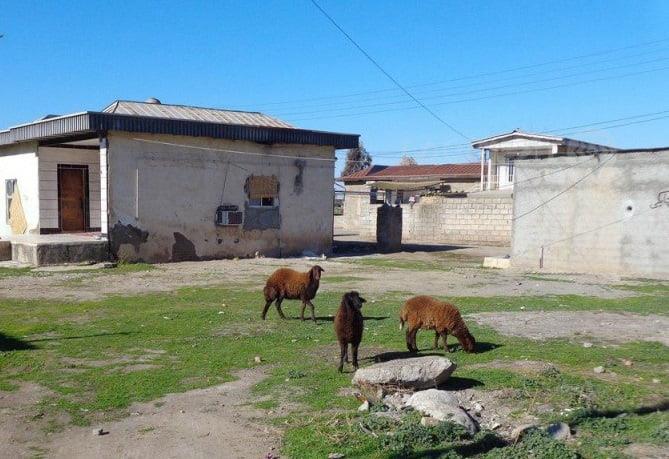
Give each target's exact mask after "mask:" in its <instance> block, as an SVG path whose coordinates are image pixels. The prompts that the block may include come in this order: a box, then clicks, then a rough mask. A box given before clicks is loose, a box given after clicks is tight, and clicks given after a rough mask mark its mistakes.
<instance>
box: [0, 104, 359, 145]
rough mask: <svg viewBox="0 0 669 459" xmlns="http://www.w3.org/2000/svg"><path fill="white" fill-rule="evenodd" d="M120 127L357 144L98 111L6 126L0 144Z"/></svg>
mask: <svg viewBox="0 0 669 459" xmlns="http://www.w3.org/2000/svg"><path fill="white" fill-rule="evenodd" d="M106 131H124V132H137V133H140V132H141V133H149V134H171V135H183V136H191V137H212V138H221V139H229V140H242V141H250V142H256V143H265V144H300V145H318V146H331V147H334V148H335V149H343V148H357V147H358V145H359V137H360V136H359V135H357V134H342V133H336V132H327V131H313V130H306V129H294V128H278V127H265V126H248V125H236V124H222V123H211V122H204V121H191V120H180V119H165V118H152V117H145V116H135V115H120V114H111V113H102V112H82V113H75V114H72V115H64V116H60V117H57V118H50V119H47V120H41V121H37V122H33V123H28V124H24V125H20V126H16V127H12V128H10V129H9V135H8V136H7V135H5V136H3V137H5V139H4V142H3V139H2V138H0V145H2V144H10V143H18V142H26V141H30V140H42V139H48V138H52V137H58V136H66V135H73V134H81V133H85V132H90V133H96V132H98V133H100V132H106Z"/></svg>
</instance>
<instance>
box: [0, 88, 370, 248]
mask: <svg viewBox="0 0 669 459" xmlns="http://www.w3.org/2000/svg"><path fill="white" fill-rule="evenodd" d="M357 146H358V136H357V135H351V134H338V133H331V132H322V131H312V130H304V129H298V128H295V127H293V126H291V125H289V124H288V123H285V122H283V121H281V120H278V119H275V118H272V117H269V116H267V115H264V114H262V113H256V112H240V111H231V110H219V109H210V108H200V107H190V106H182V105H168V104H161V103H160V101H158V100H156V99H149V100H147V101H146V102H132V101H116V102H114V103H112V104H110V105H109V106H108V107H106V108H104V109H103V110H102V111H94V112H90V111H87V112H80V113H74V114H70V115H64V116H51V115H50V116H47V117H44V118H42V119H39V120H36V121H33V122H30V123H26V124H22V125H19V126H14V127H11V128H9V129H6V130H0V183H1V189H0V238H3V239H10V240H12V241H16V243H17V244H18V243H20V242H22V241H25V240H26V239H29V240H30V241H32V242H35V241H37V242H39V241H48V240H49V235H53V234H59V235H61V236H59V237H64V236H62V233H66V234H68V235H71V234H75V235H81V236H82V237H84V236H87V235H95V236H97V239H102V240H107V241H108V250H109V254H110V255H111V256H112V257H116V258H119V259H127V260H146V261H179V260H197V259H206V258H221V257H232V256H240V257H241V256H249V255H253V254H254V253H255V252H256V251H259V252H262V253H264V254H266V255H270V256H283V255H290V254H298V253H301V252H302V251H303V250H307V249H308V250H311V251H313V252H316V253H321V252H328V251H329V250H330V247H331V243H332V227H333V198H334V195H333V184H334V161H335V155H334V153H335V150H336V149H340V148H355V147H357ZM61 261H66V260H61Z"/></svg>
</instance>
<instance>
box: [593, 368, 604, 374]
mask: <svg viewBox="0 0 669 459" xmlns="http://www.w3.org/2000/svg"><path fill="white" fill-rule="evenodd" d="M592 371H594V372H595V373H597V374H602V373H606V368H604V367H602V366H599V367H595V368H593V369H592Z"/></svg>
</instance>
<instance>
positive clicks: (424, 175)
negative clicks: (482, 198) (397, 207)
mask: <svg viewBox="0 0 669 459" xmlns="http://www.w3.org/2000/svg"><path fill="white" fill-rule="evenodd" d="M480 179H481V165H480V164H479V163H463V164H425V165H409V166H381V165H374V166H370V167H368V168H366V169H363V170H361V171H358V172H355V173H353V174H350V175H347V176H344V177H341V178H340V179H339V180H341V181H342V182H344V185H345V186H346V199H347V202H348V200H349V198H351V199H352V200H355V199H356V197H355V196H360V199H365V198H366V199H370V202H371V203H372V204H382V203H384V202H385V203H387V204H400V203H408V202H410V198H411V197H412V196H413V197H415V196H419V195H420V194H424V193H427V192H440V193H462V192H467V191H472V190H478V189H479V180H480Z"/></svg>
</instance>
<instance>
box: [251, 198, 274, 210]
mask: <svg viewBox="0 0 669 459" xmlns="http://www.w3.org/2000/svg"><path fill="white" fill-rule="evenodd" d="M269 199H271V200H272V201H271V204H268V203H266V202H265V200H269ZM254 201H256V202H254ZM257 201H259V202H257ZM249 207H254V208H259V209H268V208H269V209H271V208H275V207H279V197H278V196H263V197H262V198H259V199H252V198H249Z"/></svg>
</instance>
